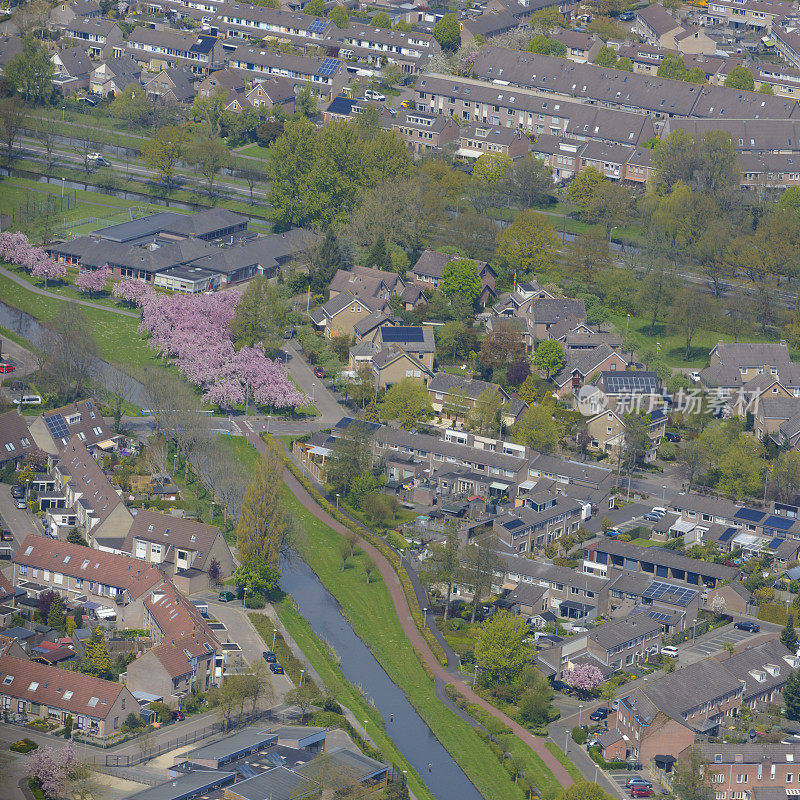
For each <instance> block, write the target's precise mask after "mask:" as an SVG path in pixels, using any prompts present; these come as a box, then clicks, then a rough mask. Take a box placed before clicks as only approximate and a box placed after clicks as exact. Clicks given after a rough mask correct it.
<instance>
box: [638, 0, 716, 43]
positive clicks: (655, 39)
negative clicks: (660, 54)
mask: <svg viewBox="0 0 800 800" xmlns="http://www.w3.org/2000/svg"><path fill="white" fill-rule="evenodd" d="M635 29H636V31H637V32H638V33H639V34H640V35H641V36H642V37H643V38H644V40H645V42H647V43H648V44H652V45H654V46H656V47H663V48H665V49H668V50H674V51H677V52H679V53H692V54H697V53H702V54H707V55H714V53H716V51H717V44H716V42H715V41H714V40H713V39H712V38H711V37H709V36H708V35H707V34H706V33H705V32H704V31H703V30H702V28H697V27H695V26H693V25H683V24H681V23H680V22H678V21H677V20H676V19H675V17H673V16H672V15H671V14H670V13H669V12H668V11H667V10H666V9H665V8H664V6H662V5H661V4H660V3H653V4H652V5H649V6H646V7H645V8H640V9H639V10H638V11H637V12H636V27H635Z"/></svg>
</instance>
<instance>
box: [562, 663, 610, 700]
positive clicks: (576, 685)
mask: <svg viewBox="0 0 800 800" xmlns="http://www.w3.org/2000/svg"><path fill="white" fill-rule="evenodd" d="M562 678H563V680H564V683H566V684H567V686H571V687H572V688H573V689H577V690H578V691H579V692H586V693H589V692H592V691H594V690H595V689H596V688H597V687H598V686H599V685H600V684H601V683H602V682H603V673H602V672H600V670H599V669H598V668H597V667H595V666H594V665H593V664H576V665H575V666H574V667H570V668H569V669H566V670H564V672H563V673H562Z"/></svg>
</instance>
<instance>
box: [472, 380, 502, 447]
mask: <svg viewBox="0 0 800 800" xmlns="http://www.w3.org/2000/svg"><path fill="white" fill-rule="evenodd" d="M502 409H503V398H502V397H501V395H500V390H499V389H497V388H491V387H490V388H488V389H484V390H483V391H482V392H481V393H480V394H479V395H478V396H477V397H476V398H475V404H474V405H473V406H472V408H471V409H470V410H469V412H468V413H467V419H466V427H467V429H468V430H470V431H472V432H473V433H477V434H480V435H481V436H497V435H498V434H499V433H500V415H501V413H502Z"/></svg>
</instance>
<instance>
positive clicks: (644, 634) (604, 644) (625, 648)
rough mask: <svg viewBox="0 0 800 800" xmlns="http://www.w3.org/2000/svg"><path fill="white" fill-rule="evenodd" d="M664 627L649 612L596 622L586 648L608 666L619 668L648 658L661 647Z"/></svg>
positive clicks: (612, 669) (611, 668)
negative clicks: (601, 623) (600, 623)
mask: <svg viewBox="0 0 800 800" xmlns="http://www.w3.org/2000/svg"><path fill="white" fill-rule="evenodd" d="M662 634H663V628H662V626H661V623H660V622H659V621H658V620H655V619H652V618H651V617H649V616H648V615H647V614H632V615H630V616H628V617H624V618H623V619H617V620H613V621H612V622H607V623H605V624H604V625H597V626H596V627H594V628H592V629H591V630H590V631H589V633H588V634H587V635H586V650H587V652H588V653H589V654H590V655H591V656H593V657H594V658H595V659H596V660H597V661H599V662H600V663H601V664H603V665H604V666H605V667H606V668H607V669H608V670H611V671H616V670H619V669H625V668H626V667H630V666H632V665H636V664H641V663H642V662H644V661H647V660H648V658H649V657H650V656H651V655H654V654H656V653H658V651H659V649H660V647H661V638H662Z"/></svg>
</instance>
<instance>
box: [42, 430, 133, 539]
mask: <svg viewBox="0 0 800 800" xmlns="http://www.w3.org/2000/svg"><path fill="white" fill-rule="evenodd" d="M52 472H53V477H54V478H55V490H54V491H52V492H48V493H46V494H43V495H41V496H40V498H39V504H40V506H41V508H42V511H44V512H45V513H46V515H47V530H48V532H49V533H50V534H51V535H53V536H56V537H58V536H61V538H66V535H67V533H68V532H69V530H70V529H71V528H73V527H77V528H80V529H81V531H82V533H83V535H84V537H85V538H86V539H87V541H89V543H90V544H93V545H94V546H95V547H100V548H103V547H111V548H112V549H113V548H114V546H115V545H117V544H120V543H121V542H122V540H123V539H124V538H125V535H126V534H127V532H128V529H129V528H130V525H131V520H132V516H131V512H130V511H128V509H127V507H126V506H125V504H124V503H123V502H122V497H121V496H120V493H119V492H118V491H117V489H115V488H114V486H112V484H111V482H110V481H109V480H108V478H107V477H106V476H105V473H104V472H103V470H102V469H101V467H100V465H99V464H98V463H97V461H95V460H94V458H92V456H91V455H90V454H89V451H88V450H87V449H86V447H85V446H84V445H83V444H82V442H81V441H80V439H79V438H78V437H77V436H76V435H74V436H72V437H71V438H70V439H69V440H68V442H67V445H66V447H64V449H63V450H62V451H61V455H60V457H59V459H58V461H57V462H56V463H54V464H53V470H52Z"/></svg>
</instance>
